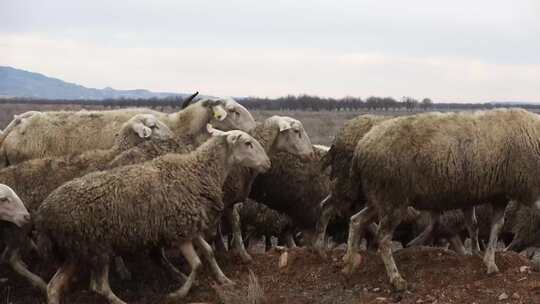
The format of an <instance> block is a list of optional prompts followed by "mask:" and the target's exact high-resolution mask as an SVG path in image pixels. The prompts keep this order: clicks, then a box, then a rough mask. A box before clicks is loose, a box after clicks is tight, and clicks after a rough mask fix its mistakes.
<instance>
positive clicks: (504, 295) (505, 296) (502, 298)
mask: <svg viewBox="0 0 540 304" xmlns="http://www.w3.org/2000/svg"><path fill="white" fill-rule="evenodd" d="M507 299H508V295H507V294H506V292H503V293H501V295H500V296H499V301H504V300H507Z"/></svg>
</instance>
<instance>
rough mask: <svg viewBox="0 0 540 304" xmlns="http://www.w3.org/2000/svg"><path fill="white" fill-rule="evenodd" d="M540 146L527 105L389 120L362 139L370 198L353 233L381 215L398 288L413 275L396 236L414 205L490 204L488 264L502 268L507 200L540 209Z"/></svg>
mask: <svg viewBox="0 0 540 304" xmlns="http://www.w3.org/2000/svg"><path fill="white" fill-rule="evenodd" d="M539 147H540V117H539V116H538V115H536V114H533V113H531V112H528V111H525V110H518V109H499V110H492V111H480V112H474V113H445V114H441V113H429V114H418V115H414V116H408V117H399V118H394V119H391V120H388V121H386V122H382V123H381V124H379V125H377V126H375V127H373V128H372V129H371V130H370V131H369V132H368V133H367V134H366V135H364V137H363V138H362V139H361V140H360V141H359V143H358V145H357V146H356V150H355V154H354V158H353V163H352V167H351V176H350V178H351V180H353V181H356V183H357V185H358V186H359V187H362V189H363V191H364V194H365V196H366V198H367V203H366V207H365V208H364V209H362V211H360V212H359V213H358V214H357V215H355V216H354V217H353V218H352V219H351V226H352V228H351V229H350V232H352V233H358V231H360V230H362V229H363V228H364V227H365V225H367V224H368V223H370V222H371V221H373V220H374V219H375V218H376V217H377V216H378V217H379V221H380V225H379V230H378V240H379V252H380V255H381V258H382V260H383V262H384V264H385V267H386V271H387V275H388V277H389V279H390V282H391V283H392V285H393V287H394V288H395V289H397V290H403V289H406V287H407V282H406V281H405V280H404V279H403V278H402V277H401V275H400V274H399V271H398V269H397V267H396V264H395V261H394V259H393V256H392V251H391V240H392V234H393V231H394V229H395V227H396V226H397V225H399V223H400V221H401V217H402V216H403V213H404V212H405V211H406V209H407V207H408V206H413V207H415V208H417V209H422V210H424V209H425V210H430V211H444V210H450V209H458V208H461V209H463V208H468V207H472V206H474V205H478V204H483V203H489V204H491V205H492V206H493V216H492V219H491V223H492V226H491V233H490V240H489V243H488V246H487V250H486V253H485V256H484V263H485V264H486V266H487V272H488V273H495V272H498V268H497V265H496V264H495V248H496V245H497V238H498V234H499V231H500V230H501V228H502V226H503V223H504V210H505V207H506V205H507V203H508V200H509V199H512V200H515V201H517V202H518V203H520V204H524V205H527V206H536V207H538V208H540V184H539V181H538V174H539V172H540V148H539ZM349 248H351V244H349ZM352 250H354V248H353V249H352ZM354 254H355V252H354V251H353V252H352V254H351V251H350V250H349V249H348V252H347V255H346V257H349V258H348V259H347V260H346V268H345V271H346V272H350V271H351V270H352V268H354V263H355V262H354V259H353V258H351V257H353V256H354Z"/></svg>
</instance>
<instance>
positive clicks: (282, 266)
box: [279, 251, 289, 269]
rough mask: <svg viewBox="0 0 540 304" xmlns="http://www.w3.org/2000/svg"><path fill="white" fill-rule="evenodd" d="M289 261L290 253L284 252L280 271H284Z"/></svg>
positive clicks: (280, 259)
mask: <svg viewBox="0 0 540 304" xmlns="http://www.w3.org/2000/svg"><path fill="white" fill-rule="evenodd" d="M288 259H289V253H288V252H287V251H285V252H283V253H282V254H281V256H280V257H279V269H283V268H285V267H287V263H288Z"/></svg>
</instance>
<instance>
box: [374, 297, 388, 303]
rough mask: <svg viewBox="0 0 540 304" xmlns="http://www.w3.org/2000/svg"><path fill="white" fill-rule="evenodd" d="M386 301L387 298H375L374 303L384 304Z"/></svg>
mask: <svg viewBox="0 0 540 304" xmlns="http://www.w3.org/2000/svg"><path fill="white" fill-rule="evenodd" d="M387 300H388V298H385V297H377V298H375V301H379V302H386V301H387Z"/></svg>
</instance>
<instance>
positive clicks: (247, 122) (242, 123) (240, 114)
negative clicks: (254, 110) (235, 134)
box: [212, 98, 256, 132]
mask: <svg viewBox="0 0 540 304" xmlns="http://www.w3.org/2000/svg"><path fill="white" fill-rule="evenodd" d="M217 101H218V102H219V103H220V104H221V105H222V106H223V109H224V110H225V112H226V113H227V117H226V118H225V119H222V120H221V121H216V120H213V121H212V125H214V127H216V128H218V129H221V130H241V131H245V132H248V131H250V130H251V129H253V128H255V126H256V123H255V119H253V116H252V115H251V113H249V111H248V110H247V109H246V108H245V107H244V106H242V105H241V104H239V103H238V102H237V101H235V100H234V99H232V98H221V99H218V100H217Z"/></svg>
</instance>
